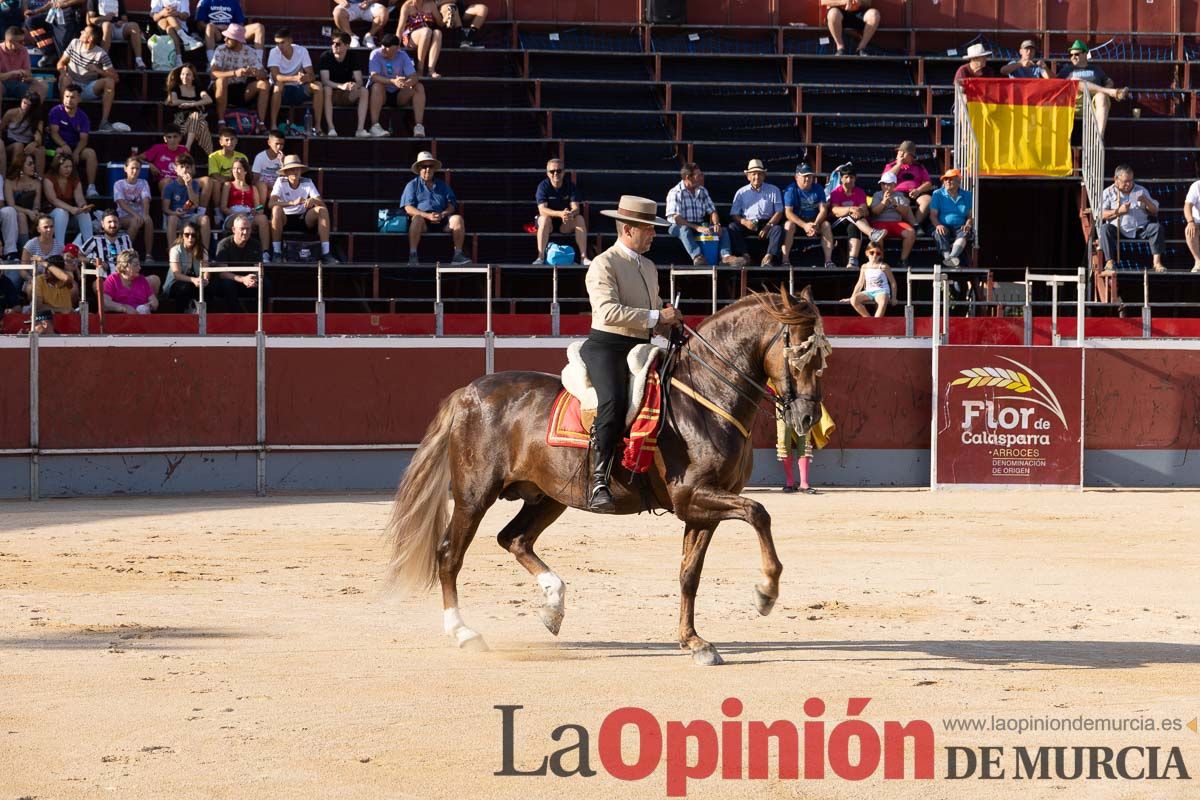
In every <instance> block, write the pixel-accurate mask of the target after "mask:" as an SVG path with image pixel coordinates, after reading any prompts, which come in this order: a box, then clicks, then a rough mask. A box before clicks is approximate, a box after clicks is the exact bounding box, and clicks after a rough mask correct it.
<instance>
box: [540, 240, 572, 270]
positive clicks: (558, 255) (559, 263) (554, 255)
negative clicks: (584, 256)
mask: <svg viewBox="0 0 1200 800" xmlns="http://www.w3.org/2000/svg"><path fill="white" fill-rule="evenodd" d="M546 263H547V264H549V265H550V266H552V267H565V266H566V265H568V264H574V263H575V248H573V247H571V246H570V245H567V244H551V245H547V246H546Z"/></svg>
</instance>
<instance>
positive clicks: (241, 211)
mask: <svg viewBox="0 0 1200 800" xmlns="http://www.w3.org/2000/svg"><path fill="white" fill-rule="evenodd" d="M270 185H271V186H274V183H272V184H270ZM267 186H268V184H266V183H251V182H250V168H249V167H248V166H247V165H246V159H244V158H239V159H238V160H236V161H234V162H233V177H232V178H230V180H228V181H226V182H225V184H224V185H223V186H222V187H221V213H222V214H224V215H225V230H230V229H231V228H232V226H233V221H234V220H235V219H237V218H238V217H239V216H242V217H245V218H246V219H250V220H253V221H254V225H255V227H256V228H258V240H259V241H260V242H269V241H271V225H270V223H269V222H268V221H267V215H266V214H264V213H263V204H264V203H265V202H266V199H267ZM205 241H208V240H207V239H205ZM262 262H263V263H264V264H269V263H271V254H270V253H269V252H267V250H266V249H264V250H263V251H262Z"/></svg>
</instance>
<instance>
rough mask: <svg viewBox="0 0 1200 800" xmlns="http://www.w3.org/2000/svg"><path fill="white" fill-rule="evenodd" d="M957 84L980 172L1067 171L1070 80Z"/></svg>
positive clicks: (1071, 103)
mask: <svg viewBox="0 0 1200 800" xmlns="http://www.w3.org/2000/svg"><path fill="white" fill-rule="evenodd" d="M962 87H963V96H964V97H965V99H966V101H967V113H968V114H969V115H970V117H971V126H972V127H973V128H974V129H975V138H976V140H978V142H979V173H980V174H981V175H1049V176H1063V175H1070V174H1071V166H1072V164H1071V128H1072V127H1073V126H1074V124H1075V94H1076V91H1077V89H1076V84H1075V81H1068V80H1044V79H1040V78H967V79H965V80H964V81H963V82H962Z"/></svg>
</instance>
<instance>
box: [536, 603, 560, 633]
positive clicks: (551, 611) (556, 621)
mask: <svg viewBox="0 0 1200 800" xmlns="http://www.w3.org/2000/svg"><path fill="white" fill-rule="evenodd" d="M538 617H539V618H541V620H542V624H543V625H545V626H546V630H548V631H550V632H551V633H552V634H554V635H555V636H558V631H559V628H561V627H562V621H563V611H562V609H560V608H555V607H554V606H542V607H541V608H539V609H538Z"/></svg>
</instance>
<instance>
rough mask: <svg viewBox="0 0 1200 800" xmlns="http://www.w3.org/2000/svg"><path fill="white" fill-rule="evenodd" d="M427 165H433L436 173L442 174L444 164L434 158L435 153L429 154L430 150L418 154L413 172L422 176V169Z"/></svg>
mask: <svg viewBox="0 0 1200 800" xmlns="http://www.w3.org/2000/svg"><path fill="white" fill-rule="evenodd" d="M426 164H432V165H433V171H434V172H440V171H441V169H442V162H440V161H438V160H437V159H436V158H434V157H433V153H431V152H429V151H428V150H422V151H421V152H419V153H417V160H416V161H414V162H413V165H412V171H413V172H414V173H415V174H420V172H421V167H423V166H425V165H426Z"/></svg>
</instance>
